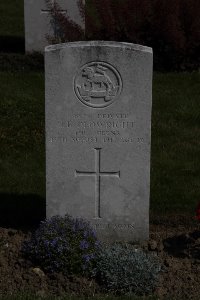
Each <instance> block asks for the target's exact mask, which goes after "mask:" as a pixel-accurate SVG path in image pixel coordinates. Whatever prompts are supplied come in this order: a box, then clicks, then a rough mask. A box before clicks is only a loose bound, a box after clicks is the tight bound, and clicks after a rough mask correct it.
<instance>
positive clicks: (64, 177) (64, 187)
mask: <svg viewBox="0 0 200 300" xmlns="http://www.w3.org/2000/svg"><path fill="white" fill-rule="evenodd" d="M45 60H46V62H45V64H46V74H45V77H46V183H47V186H46V189H47V190H46V192H47V194H46V195H47V217H51V216H53V215H57V214H58V215H64V214H66V213H67V214H70V215H72V216H74V217H83V218H85V219H87V220H89V221H90V222H91V224H92V225H93V226H94V228H95V229H96V230H97V232H98V235H99V237H100V238H101V239H103V240H104V241H112V240H113V241H115V240H121V241H127V240H133V239H135V240H144V239H147V238H148V233H149V189H150V128H151V97H152V49H151V48H148V47H143V46H140V45H134V44H128V43H117V42H98V41H97V42H76V43H67V44H60V45H57V46H49V47H46V51H45Z"/></svg>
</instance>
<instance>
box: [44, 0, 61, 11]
mask: <svg viewBox="0 0 200 300" xmlns="http://www.w3.org/2000/svg"><path fill="white" fill-rule="evenodd" d="M51 6H52V8H53V7H55V0H51ZM50 11H51V9H41V13H42V14H48V13H50ZM58 11H59V12H61V13H66V12H67V10H66V9H59V10H58Z"/></svg>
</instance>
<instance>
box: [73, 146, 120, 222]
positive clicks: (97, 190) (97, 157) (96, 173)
mask: <svg viewBox="0 0 200 300" xmlns="http://www.w3.org/2000/svg"><path fill="white" fill-rule="evenodd" d="M94 151H95V171H94V172H86V171H77V170H75V177H77V176H93V177H94V178H95V218H101V209H100V204H101V203H100V200H101V177H102V176H107V177H108V176H113V177H117V178H120V171H118V172H101V148H94Z"/></svg>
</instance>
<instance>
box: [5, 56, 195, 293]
mask: <svg viewBox="0 0 200 300" xmlns="http://www.w3.org/2000/svg"><path fill="white" fill-rule="evenodd" d="M2 55H3V54H2ZM4 58H5V55H4ZM12 59H13V58H12V55H11V56H9V60H4V64H1V73H0V77H1V80H0V82H1V84H0V86H1V88H0V99H1V105H0V114H1V118H0V128H1V131H0V135H1V148H0V157H1V159H0V161H1V169H0V178H1V181H0V188H1V194H0V199H1V201H0V226H1V229H0V241H1V242H0V278H1V279H0V294H1V295H2V297H3V299H5V295H11V294H12V295H15V294H16V293H18V292H20V291H23V290H25V291H26V292H31V293H36V294H37V295H38V297H42V296H45V295H46V296H47V297H48V295H49V294H50V295H56V296H60V295H62V294H63V293H68V294H70V295H77V297H78V299H81V298H80V297H83V296H84V295H85V296H88V297H91V298H93V294H95V293H97V294H99V293H101V292H102V291H101V289H100V287H99V286H98V285H97V284H95V283H94V282H93V281H88V280H87V279H84V278H75V277H69V278H66V277H64V276H63V275H62V274H54V275H53V276H52V275H48V274H44V273H43V272H42V271H41V272H40V271H39V272H37V270H36V271H34V270H33V269H34V268H36V267H39V266H33V265H31V263H30V262H27V261H26V260H24V258H23V257H22V255H21V253H20V245H21V242H22V241H23V240H24V239H25V238H26V237H27V235H29V234H30V232H31V231H33V230H34V229H35V228H36V227H37V226H38V224H39V221H40V220H41V219H43V218H44V217H45V145H44V74H43V72H42V71H41V70H42V64H41V62H42V61H41V57H40V56H37V55H36V56H35V57H34V56H32V57H28V56H23V57H22V55H21V54H19V55H18V58H16V56H15V57H14V59H13V60H12ZM17 59H18V63H17ZM20 66H21V67H20ZM36 66H38V70H37V67H36ZM199 97H200V96H199V74H198V73H196V72H194V73H182V74H181V73H180V74H176V73H171V74H161V73H155V74H154V84H153V111H152V113H153V115H152V154H151V214H150V241H149V242H148V243H146V244H144V245H143V247H144V248H145V249H149V250H150V251H151V252H153V253H154V254H156V255H158V257H159V258H160V259H161V262H162V264H163V265H164V267H165V272H163V273H162V274H161V279H160V280H161V281H160V283H159V286H158V288H157V289H156V292H155V295H156V297H155V299H160V298H162V297H164V298H166V299H168V298H167V297H170V299H199V285H200V275H199V271H200V226H199V224H198V223H197V221H196V220H194V214H195V208H196V205H197V203H198V202H199V178H200V171H199V164H198V162H199V158H200V150H199V149H200V145H199V144H200V142H199V133H200V128H199V121H200V116H199V103H200V102H199V100H200V99H199ZM13 297H14V296H12V299H13ZM23 297H25V296H23ZM99 297H100V299H104V298H105V294H104V295H100V296H99ZM157 297H158V298H157ZM22 299H25V298H22ZM67 299H70V298H69V296H68V298H67ZM72 299H73V298H72ZM75 299H76V298H75ZM89 299H90V298H89ZM94 299H95V298H94ZM97 299H98V298H97ZM108 299H109V298H108ZM111 299H112V298H111ZM114 299H115V297H114ZM122 299H123V298H122ZM131 299H134V298H131ZM136 299H137V298H136Z"/></svg>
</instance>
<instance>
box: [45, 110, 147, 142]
mask: <svg viewBox="0 0 200 300" xmlns="http://www.w3.org/2000/svg"><path fill="white" fill-rule="evenodd" d="M94 119H95V120H94ZM135 127H136V123H135V120H134V119H133V117H132V116H129V114H128V113H108V114H105V113H98V114H95V115H93V119H92V120H91V115H89V114H73V115H71V116H70V118H69V119H68V120H61V121H59V122H58V129H59V131H60V135H59V136H50V137H49V141H50V142H51V143H57V142H58V143H75V144H77V143H79V144H83V143H88V144H97V143H103V144H104V143H122V144H131V143H135V144H137V145H142V144H143V143H144V138H143V137H138V136H135V130H134V129H135Z"/></svg>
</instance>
